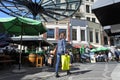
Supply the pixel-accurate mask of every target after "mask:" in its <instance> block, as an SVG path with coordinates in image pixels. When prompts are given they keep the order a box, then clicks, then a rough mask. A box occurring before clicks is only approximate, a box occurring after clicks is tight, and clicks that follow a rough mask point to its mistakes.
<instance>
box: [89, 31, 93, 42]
mask: <svg viewBox="0 0 120 80" xmlns="http://www.w3.org/2000/svg"><path fill="white" fill-rule="evenodd" d="M89 36H90V42H93V31H90V34H89Z"/></svg>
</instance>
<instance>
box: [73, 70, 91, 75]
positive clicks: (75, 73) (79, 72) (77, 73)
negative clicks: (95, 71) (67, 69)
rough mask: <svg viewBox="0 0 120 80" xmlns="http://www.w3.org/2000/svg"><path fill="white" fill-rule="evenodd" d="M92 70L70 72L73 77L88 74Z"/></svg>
mask: <svg viewBox="0 0 120 80" xmlns="http://www.w3.org/2000/svg"><path fill="white" fill-rule="evenodd" d="M90 71H92V70H83V71H77V72H72V74H73V75H79V74H85V73H87V72H90Z"/></svg>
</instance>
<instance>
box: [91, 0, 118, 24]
mask: <svg viewBox="0 0 120 80" xmlns="http://www.w3.org/2000/svg"><path fill="white" fill-rule="evenodd" d="M92 11H93V13H95V15H96V17H97V18H98V20H99V21H100V23H101V25H102V26H107V25H114V24H119V23H120V0H97V1H96V2H95V3H94V4H93V6H92Z"/></svg>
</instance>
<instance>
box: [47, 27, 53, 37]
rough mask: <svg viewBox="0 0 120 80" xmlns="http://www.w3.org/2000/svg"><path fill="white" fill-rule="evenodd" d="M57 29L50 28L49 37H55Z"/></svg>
mask: <svg viewBox="0 0 120 80" xmlns="http://www.w3.org/2000/svg"><path fill="white" fill-rule="evenodd" d="M54 32H55V30H54V29H48V31H47V38H54V34H55V33H54Z"/></svg>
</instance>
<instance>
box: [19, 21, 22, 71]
mask: <svg viewBox="0 0 120 80" xmlns="http://www.w3.org/2000/svg"><path fill="white" fill-rule="evenodd" d="M22 35H23V23H22V26H21V37H20V53H19V70H20V69H21V54H22Z"/></svg>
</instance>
